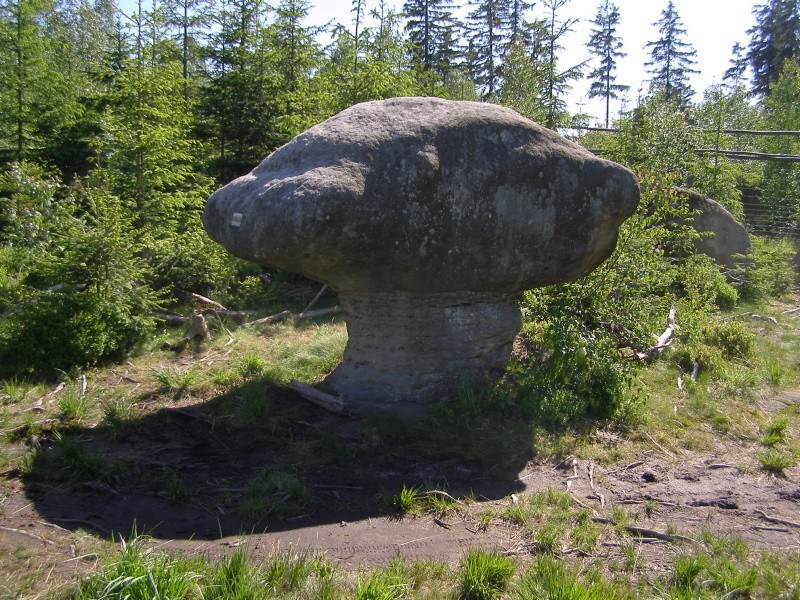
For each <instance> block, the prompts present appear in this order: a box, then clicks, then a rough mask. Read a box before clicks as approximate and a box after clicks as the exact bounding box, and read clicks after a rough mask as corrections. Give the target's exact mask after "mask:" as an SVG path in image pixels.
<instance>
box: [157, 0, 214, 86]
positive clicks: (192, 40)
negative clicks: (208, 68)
mask: <svg viewBox="0 0 800 600" xmlns="http://www.w3.org/2000/svg"><path fill="white" fill-rule="evenodd" d="M165 12H166V18H167V24H168V25H169V26H171V27H172V28H173V30H174V32H175V38H176V40H177V41H178V46H179V48H180V62H181V74H182V75H183V92H184V95H188V93H189V87H190V86H189V78H190V75H192V74H194V72H195V71H197V70H199V66H200V62H201V60H202V56H201V48H202V40H201V36H202V35H203V33H202V32H203V31H204V30H205V29H206V28H207V27H208V25H209V24H210V23H211V18H212V14H211V0H168V2H167V4H166V5H165Z"/></svg>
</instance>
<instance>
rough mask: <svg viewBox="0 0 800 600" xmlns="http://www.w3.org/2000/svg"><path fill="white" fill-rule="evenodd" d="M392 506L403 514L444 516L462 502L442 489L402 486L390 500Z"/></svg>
mask: <svg viewBox="0 0 800 600" xmlns="http://www.w3.org/2000/svg"><path fill="white" fill-rule="evenodd" d="M389 503H390V504H391V506H392V507H393V508H396V509H397V510H398V511H400V512H401V513H403V514H404V515H414V516H416V515H421V514H426V513H427V514H431V515H435V516H439V517H441V516H444V515H446V514H448V513H450V512H452V511H454V510H456V509H457V508H458V507H459V506H460V505H462V504H463V502H462V501H460V500H458V499H457V498H454V497H453V496H451V495H450V494H449V493H447V492H446V491H444V490H438V489H428V490H422V489H420V488H418V487H406V486H403V487H402V488H401V489H400V491H399V492H398V493H397V494H395V495H394V496H393V497H392V498H391V500H390V502H389Z"/></svg>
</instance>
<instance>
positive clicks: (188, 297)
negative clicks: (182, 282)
mask: <svg viewBox="0 0 800 600" xmlns="http://www.w3.org/2000/svg"><path fill="white" fill-rule="evenodd" d="M175 294H176V295H177V296H178V298H180V299H181V300H183V301H184V302H195V303H197V304H200V305H202V306H210V307H211V308H215V309H217V310H228V309H227V308H225V307H224V306H222V304H220V303H219V302H216V301H215V300H212V299H211V298H206V297H205V296H201V295H200V294H195V293H194V292H187V291H186V290H175Z"/></svg>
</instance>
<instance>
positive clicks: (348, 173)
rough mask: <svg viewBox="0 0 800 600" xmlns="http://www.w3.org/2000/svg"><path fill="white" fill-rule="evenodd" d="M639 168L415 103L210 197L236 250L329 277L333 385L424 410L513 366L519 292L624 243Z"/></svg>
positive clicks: (288, 151) (545, 134) (395, 106)
mask: <svg viewBox="0 0 800 600" xmlns="http://www.w3.org/2000/svg"><path fill="white" fill-rule="evenodd" d="M638 200H639V189H638V185H637V182H636V179H635V177H634V176H633V174H632V173H631V172H630V171H628V170H627V169H624V168H623V167H620V166H619V165H616V164H614V163H611V162H608V161H605V160H601V159H598V158H596V157H595V156H593V155H592V154H590V153H589V152H587V151H586V150H584V149H582V148H581V147H579V146H577V145H575V144H572V143H570V142H568V141H566V140H565V139H563V138H562V137H560V136H559V135H557V134H556V133H554V132H552V131H549V130H547V129H544V128H542V127H540V126H538V125H536V124H535V123H533V122H531V121H529V120H527V119H525V118H523V117H521V116H520V115H519V114H517V113H515V112H514V111H512V110H509V109H506V108H502V107H499V106H496V105H492V104H482V103H473V102H454V101H447V100H440V99H434V98H397V99H392V100H385V101H378V102H367V103H364V104H359V105H356V106H354V107H352V108H349V109H347V110H345V111H343V112H342V113H340V114H338V115H336V116H335V117H332V118H331V119H328V120H327V121H325V122H324V123H321V124H320V125H317V126H315V127H312V128H311V129H309V130H308V131H306V132H305V133H303V134H301V135H299V136H297V137H296V138H295V139H294V140H292V141H291V142H289V143H288V144H286V145H285V146H283V147H281V148H279V149H278V150H276V151H275V152H274V153H272V154H271V155H270V156H268V157H267V158H266V159H265V160H264V161H263V162H262V163H261V164H260V165H259V166H258V167H256V168H255V169H254V170H253V171H252V172H251V173H250V174H248V175H245V176H243V177H240V178H239V179H237V180H235V181H233V182H231V183H230V184H228V185H227V186H225V187H223V188H222V189H220V190H217V191H216V192H215V193H214V194H213V195H212V196H211V198H209V200H208V204H207V206H206V210H205V213H204V215H203V219H204V223H205V226H206V229H207V230H208V232H209V234H210V235H211V237H212V238H214V239H215V240H217V241H218V242H220V243H221V244H223V245H224V246H225V247H226V248H227V249H228V250H230V251H231V252H232V253H233V254H235V255H237V256H240V257H243V258H246V259H249V260H253V261H256V262H259V263H261V264H264V265H269V266H272V267H277V268H279V269H284V270H288V271H294V272H299V273H303V274H304V275H306V276H308V277H311V278H312V279H316V280H317V281H321V282H324V283H327V284H328V285H329V286H330V287H331V288H333V289H334V290H336V291H337V292H338V293H339V296H340V299H341V301H342V304H343V306H344V308H345V315H346V316H345V320H346V322H347V327H348V334H349V342H348V345H347V349H346V350H345V354H344V360H343V362H342V364H341V365H339V366H338V367H337V368H336V369H335V370H334V371H333V372H332V373H331V374H330V375H329V376H328V378H327V380H326V382H327V383H328V384H329V385H330V386H331V387H332V388H333V389H334V390H335V391H337V392H338V393H341V394H342V395H344V396H345V397H346V399H347V400H348V401H349V402H350V403H351V404H353V405H355V406H356V407H359V406H361V407H363V408H365V409H367V410H372V409H388V410H395V411H398V412H413V407H414V405H418V404H420V403H422V404H424V403H428V402H431V401H435V400H437V399H439V398H442V397H446V396H451V395H453V394H454V393H457V391H458V389H459V386H460V384H461V383H469V382H471V381H475V380H476V379H478V378H480V377H482V376H483V375H484V374H486V373H492V372H495V373H497V372H502V370H503V369H504V367H505V365H506V363H507V361H508V358H509V356H510V352H511V345H512V341H513V339H514V336H515V335H516V333H517V332H518V330H519V327H520V314H519V310H518V308H517V306H516V302H515V299H514V294H515V293H517V292H519V291H521V290H525V289H530V288H532V287H536V286H542V285H547V284H551V283H556V282H563V281H570V280H574V279H577V278H579V277H582V276H583V275H586V274H587V273H589V272H590V271H591V270H592V269H594V268H595V267H596V266H598V265H599V264H600V263H601V262H602V261H603V260H605V258H607V257H608V255H609V254H610V253H611V252H612V251H613V249H614V247H615V244H616V240H617V230H618V227H619V225H620V224H621V223H622V221H623V220H624V219H625V218H627V217H628V216H629V215H631V214H632V212H633V211H634V209H635V207H636V205H637V203H638Z"/></svg>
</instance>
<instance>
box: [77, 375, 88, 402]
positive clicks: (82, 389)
mask: <svg viewBox="0 0 800 600" xmlns="http://www.w3.org/2000/svg"><path fill="white" fill-rule="evenodd" d="M80 384H81V387H80V390H79V394H80V397H81V398H83V397H84V396H85V395H86V388H87V383H86V373H81V378H80Z"/></svg>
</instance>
